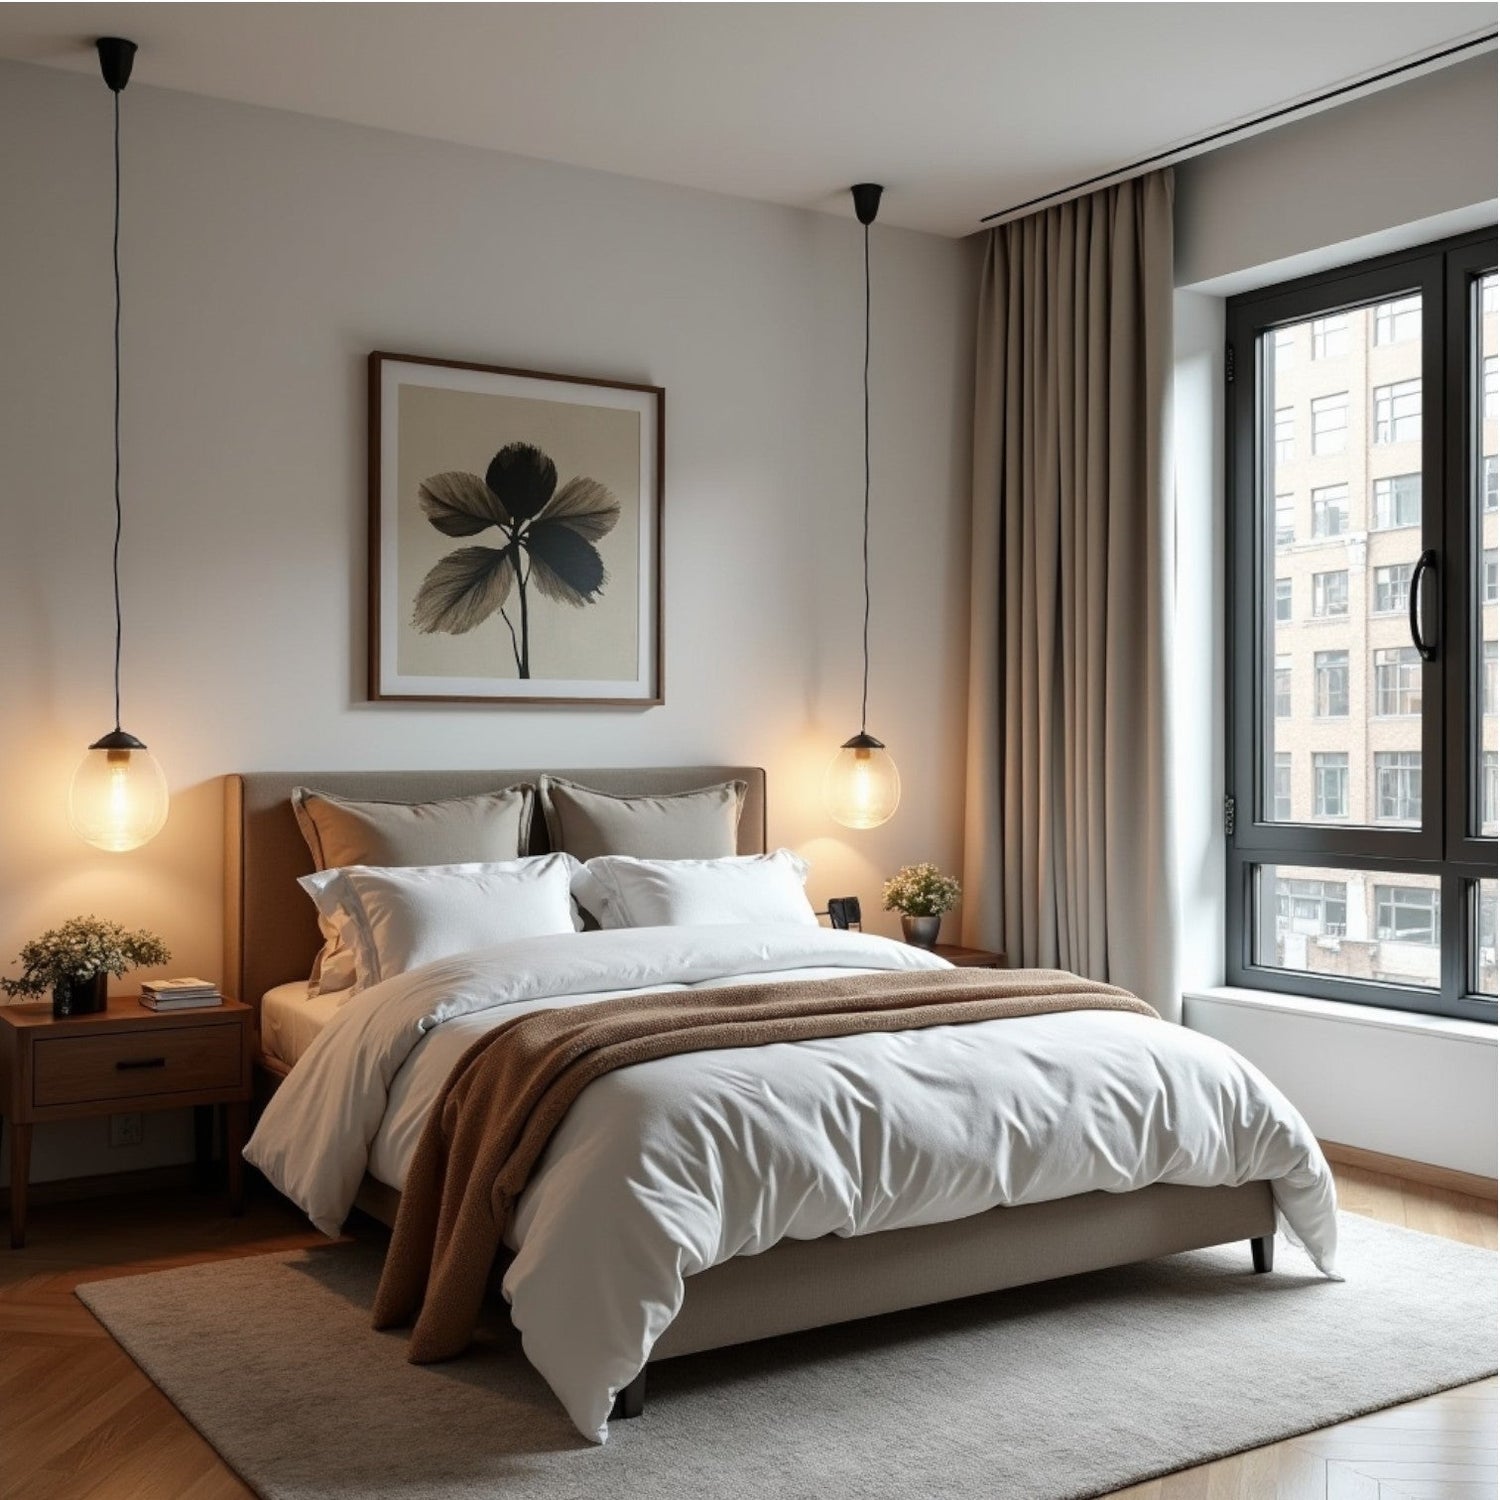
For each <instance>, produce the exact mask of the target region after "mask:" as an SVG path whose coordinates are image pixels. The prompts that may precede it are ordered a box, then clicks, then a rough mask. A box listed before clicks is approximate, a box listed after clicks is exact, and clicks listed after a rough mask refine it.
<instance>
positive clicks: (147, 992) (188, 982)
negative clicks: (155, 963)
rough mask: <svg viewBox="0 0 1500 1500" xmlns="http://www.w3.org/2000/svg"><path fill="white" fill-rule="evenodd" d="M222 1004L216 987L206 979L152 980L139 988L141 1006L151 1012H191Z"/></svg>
mask: <svg viewBox="0 0 1500 1500" xmlns="http://www.w3.org/2000/svg"><path fill="white" fill-rule="evenodd" d="M223 1003H224V997H223V996H222V995H221V994H220V993H219V987H218V985H216V984H210V983H209V982H208V981H207V980H206V979H153V980H149V981H148V982H146V983H145V984H143V985H142V986H141V1004H142V1005H144V1006H147V1007H149V1008H150V1009H151V1010H193V1009H195V1008H196V1007H198V1006H202V1005H222V1004H223Z"/></svg>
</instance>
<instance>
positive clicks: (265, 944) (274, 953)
mask: <svg viewBox="0 0 1500 1500" xmlns="http://www.w3.org/2000/svg"><path fill="white" fill-rule="evenodd" d="M543 774H547V775H552V776H563V777H567V778H568V779H569V780H571V781H578V782H581V783H582V784H583V785H584V786H592V787H598V788H599V790H600V791H604V792H621V793H631V792H641V793H653V792H685V791H692V790H693V789H694V788H696V787H701V786H709V785H711V784H712V783H714V782H716V781H730V780H733V779H736V778H737V779H738V780H740V781H743V782H745V783H746V785H747V787H748V791H747V792H746V793H745V809H744V814H743V816H742V817H741V819H740V853H741V854H762V853H764V852H765V847H766V773H765V772H764V771H762V770H760V769H758V768H757V767H754V766H672V767H659V766H653V767H647V768H644V769H631V770H606V771H599V770H585V771H576V770H550V771H547V772H546V773H543V772H541V771H254V772H249V773H247V774H245V775H242V776H226V777H225V778H224V819H225V828H224V983H225V987H226V992H227V993H228V994H231V995H233V996H235V997H236V998H237V999H241V1000H244V1001H245V1002H246V1004H248V1005H255V1006H259V1004H260V997H261V996H262V995H264V994H265V992H266V991H267V990H269V989H272V988H274V987H275V986H276V985H278V984H286V983H288V982H290V981H291V980H295V979H305V978H306V977H307V975H308V972H309V971H310V970H311V968H312V961H313V958H314V956H315V955H316V954H317V951H318V948H319V946H320V943H321V939H320V938H319V936H318V923H317V919H316V917H315V916H314V913H313V905H312V902H311V901H309V900H308V899H307V897H306V896H305V895H304V894H303V892H302V890H301V888H300V887H299V886H298V885H297V878H298V876H301V875H307V874H310V873H311V872H312V867H313V865H312V858H311V856H310V855H309V854H308V852H307V845H306V844H305V843H304V842H303V840H302V834H301V832H300V831H299V830H298V827H297V819H296V817H295V816H294V815H293V813H292V804H291V795H292V788H293V787H295V786H310V787H316V788H317V789H318V790H319V791H325V792H332V793H333V794H334V795H335V796H339V797H364V798H380V799H387V800H390V801H398V802H423V801H427V800H428V799H430V798H434V797H462V796H465V795H467V794H469V793H471V792H484V791H493V790H495V789H496V788H498V787H506V786H513V785H515V783H516V782H520V781H535V780H536V779H537V777H538V776H541V775H543ZM531 848H532V852H533V853H536V854H541V853H545V852H546V849H547V829H546V825H545V821H544V819H543V818H542V816H541V813H540V811H538V813H537V816H536V817H535V818H534V819H533V822H532V843H531Z"/></svg>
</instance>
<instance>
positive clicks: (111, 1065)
mask: <svg viewBox="0 0 1500 1500" xmlns="http://www.w3.org/2000/svg"><path fill="white" fill-rule="evenodd" d="M253 1022H254V1012H253V1010H252V1008H251V1007H250V1006H248V1005H241V1004H240V1002H239V1001H238V1000H225V1001H224V1003H223V1004H222V1005H214V1006H205V1007H204V1008H203V1009H201V1010H178V1011H169V1012H160V1011H154V1010H148V1009H147V1008H146V1007H145V1006H144V1005H142V1004H141V1002H140V1000H139V999H137V998H136V997H135V996H133V995H131V996H116V997H115V998H113V999H111V1000H110V1002H109V1008H108V1009H107V1010H102V1011H100V1012H98V1014H96V1015H91V1016H70V1017H68V1018H67V1019H66V1020H55V1019H54V1018H53V1015H52V1002H51V1001H50V1000H46V1001H42V1002H40V1003H38V1004H34V1005H0V1070H3V1073H4V1080H3V1081H4V1092H3V1094H0V1113H3V1114H4V1116H5V1123H6V1124H7V1125H8V1126H9V1127H10V1243H11V1246H12V1248H13V1249H20V1248H21V1246H23V1245H24V1244H25V1243H26V1189H27V1183H28V1180H29V1178H30V1176H31V1132H32V1127H33V1126H34V1125H37V1124H41V1123H45V1122H46V1121H48V1120H76V1119H79V1118H85V1117H88V1116H97V1115H116V1114H135V1113H143V1114H144V1113H146V1112H149V1111H152V1110H159V1109H181V1108H184V1107H185V1106H187V1105H193V1106H194V1110H195V1114H196V1115H197V1136H198V1143H199V1154H200V1158H201V1157H202V1155H203V1154H204V1149H205V1146H206V1144H207V1142H209V1141H211V1140H212V1128H213V1110H214V1108H215V1107H216V1106H218V1105H221V1104H222V1105H223V1106H224V1156H225V1161H226V1163H227V1168H228V1171H227V1176H228V1179H229V1207H230V1212H231V1213H236V1214H237V1213H239V1212H240V1211H241V1209H242V1208H243V1206H244V1171H243V1165H244V1164H243V1160H242V1158H241V1156H240V1153H241V1151H243V1150H244V1146H245V1137H246V1134H247V1132H248V1129H249V1125H250V1065H251V1062H252V1060H253V1057H254V1052H255V1045H254V1028H253Z"/></svg>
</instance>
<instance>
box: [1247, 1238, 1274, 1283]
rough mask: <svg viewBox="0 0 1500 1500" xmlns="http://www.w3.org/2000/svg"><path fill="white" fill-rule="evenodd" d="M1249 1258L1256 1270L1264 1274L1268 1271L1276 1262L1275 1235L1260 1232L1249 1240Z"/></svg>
mask: <svg viewBox="0 0 1500 1500" xmlns="http://www.w3.org/2000/svg"><path fill="white" fill-rule="evenodd" d="M1250 1258H1251V1260H1252V1261H1254V1263H1255V1269H1256V1270H1257V1271H1258V1272H1260V1273H1261V1274H1264V1273H1265V1272H1267V1271H1269V1270H1270V1269H1271V1268H1272V1267H1273V1266H1274V1265H1275V1264H1276V1236H1275V1235H1274V1234H1262V1235H1257V1236H1256V1237H1255V1238H1254V1239H1253V1240H1251V1241H1250Z"/></svg>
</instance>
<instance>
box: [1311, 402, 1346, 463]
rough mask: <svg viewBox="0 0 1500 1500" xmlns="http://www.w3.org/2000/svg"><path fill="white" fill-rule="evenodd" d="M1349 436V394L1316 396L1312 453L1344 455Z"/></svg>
mask: <svg viewBox="0 0 1500 1500" xmlns="http://www.w3.org/2000/svg"><path fill="white" fill-rule="evenodd" d="M1348 436H1349V392H1348V391H1340V392H1339V393H1338V395H1336V396H1314V397H1313V404H1312V451H1313V452H1314V453H1315V454H1321V453H1342V452H1343V451H1344V440H1345V439H1346V438H1347V437H1348Z"/></svg>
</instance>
